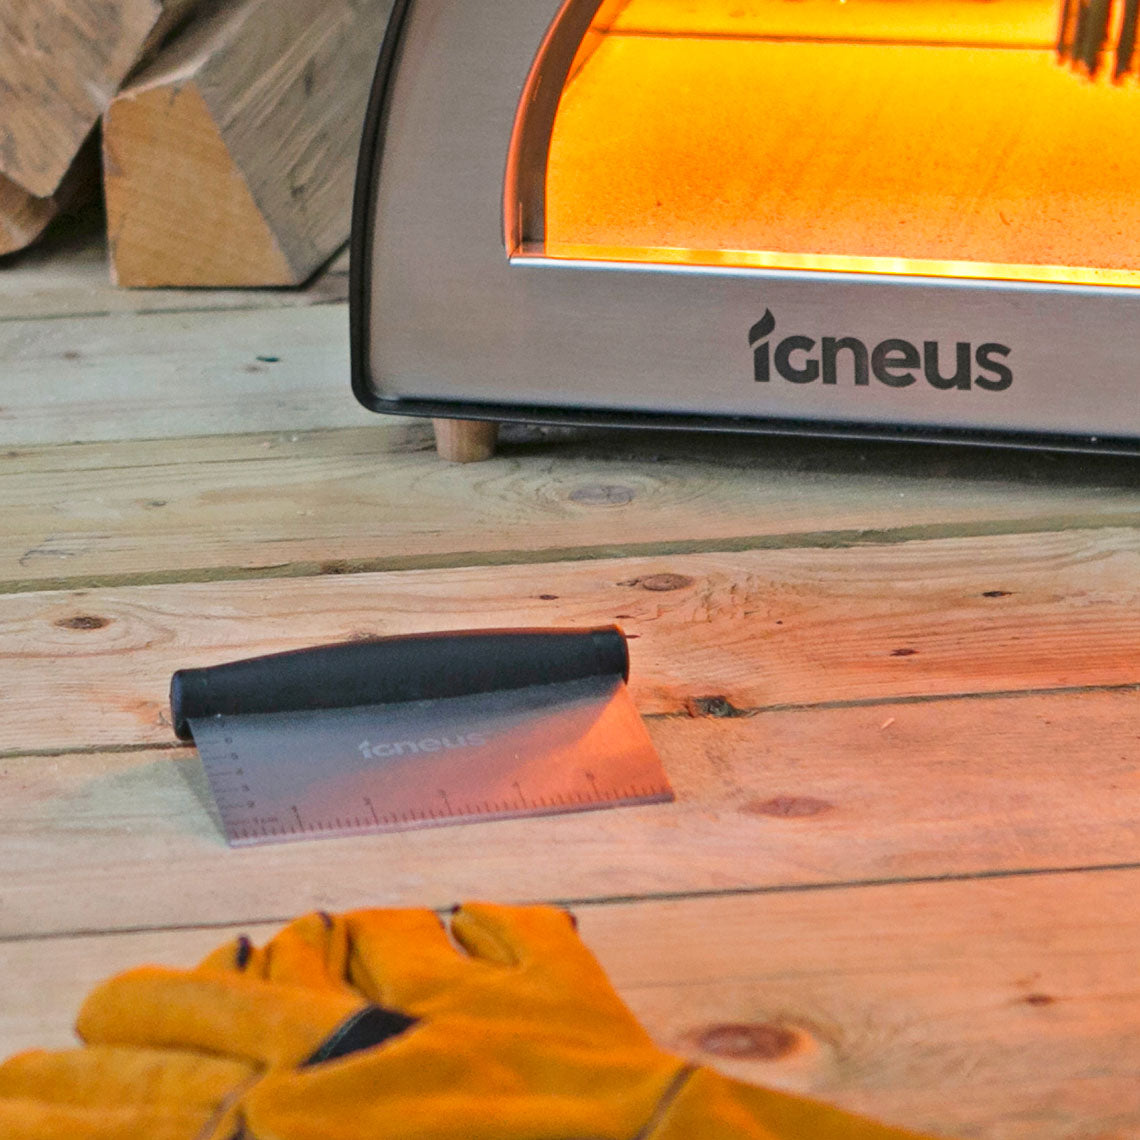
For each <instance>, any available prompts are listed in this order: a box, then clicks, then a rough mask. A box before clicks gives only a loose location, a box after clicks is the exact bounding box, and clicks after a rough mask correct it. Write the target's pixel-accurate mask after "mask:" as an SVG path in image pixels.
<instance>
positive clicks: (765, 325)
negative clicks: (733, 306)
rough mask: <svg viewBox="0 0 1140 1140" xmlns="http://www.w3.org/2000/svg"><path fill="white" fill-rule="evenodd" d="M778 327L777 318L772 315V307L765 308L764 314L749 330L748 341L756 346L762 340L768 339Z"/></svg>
mask: <svg viewBox="0 0 1140 1140" xmlns="http://www.w3.org/2000/svg"><path fill="white" fill-rule="evenodd" d="M775 327H776V318H775V317H774V316H772V310H771V309H765V310H764V315H763V316H762V317H761V318H760V319H759V320H758V321H757V322H756V323H755V324H754V325H753V326H752V328H751V329H749V330H748V343H749V344H750V345H751V346H752V347H753V348H755V347H756V346H757V345H758V344H759V343H760V342H761V341H762V340H767V338H768V337H770V336H771V335H772V332H773V330H774V329H775Z"/></svg>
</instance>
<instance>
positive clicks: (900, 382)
mask: <svg viewBox="0 0 1140 1140" xmlns="http://www.w3.org/2000/svg"><path fill="white" fill-rule="evenodd" d="M775 331H776V318H775V317H774V316H773V315H772V311H771V309H769V310H767V311H766V312H765V313H764V315H763V317H761V318H760V320H758V321H757V322H756V324H754V325H753V326H752V328H751V329H750V330H749V333H748V343H749V345H750V346H751V348H752V353H753V358H754V361H755V376H756V382H757V383H759V384H768V383H770V382H771V380H772V374H773V372H775V374H776V375H777V376H779V377H780V378H781V379H783V380H787V381H788V383H789V384H815V383H817V382H822V383H824V384H840V383H853V384H854V385H855V387H857V388H867V387H870V385H871V379H872V377H874V379H875V380H876V381H878V382H879V383H880V384H885V385H886V386H887V387H888V388H909V387H910V386H911V385H912V384H917V383H918V382H919V381H920V380H925V382H926V383H927V384H929V385H930V386H931V387H932V388H937V389H939V390H940V391H943V392H952V391H959V392H969V391H970V390H971V389H973V388H980V389H981V390H982V391H983V392H1004V391H1005V390H1006V389H1007V388H1008V387H1009V386H1010V385H1011V384H1012V383H1013V369H1012V368H1010V367H1009V365H1008V364H1006V363H1004V362H1005V361H1006V360H1008V359H1009V356H1010V354H1011V353H1012V352H1013V349H1011V348H1010V347H1009V345H1007V344H997V343H995V342H992V341H991V342H988V343H986V344H980V345H978V346H977V348H975V347H974V345H972V344H970V343H969V342H968V341H958V343H957V344H954V345H947V344H942V343H941V342H939V341H936V340H925V341H923V342H922V346H921V347H919V345H918V344H916V343H914V342H913V341H909V340H904V339H902V338H901V337H891V338H889V339H887V340H884V341H880V342H879V343H878V344H876V345H873V346H868V345H867V344H866V342H864V341H862V340H860V339H859V338H858V337H854V336H838V337H837V336H825V337H820V338H818V339H816V338H814V337H810V336H788V337H784V338H783V339H782V340H775V341H773V339H772V334H773V333H774V332H775Z"/></svg>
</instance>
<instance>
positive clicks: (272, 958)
mask: <svg viewBox="0 0 1140 1140" xmlns="http://www.w3.org/2000/svg"><path fill="white" fill-rule="evenodd" d="M198 968H199V969H200V970H225V971H230V972H233V973H240V974H245V975H246V977H250V978H263V979H266V980H268V981H272V982H281V983H283V984H284V985H294V986H310V987H312V988H313V989H321V988H326V987H327V988H333V989H339V988H344V986H345V984H346V983H345V978H346V976H347V973H348V929H347V926H346V924H345V921H344V919H343V918H339V917H334V916H332V915H329V914H325V913H324V912H323V911H322V912H320V913H316V914H308V915H305V916H304V917H303V918H299V919H297V920H296V921H295V922H291V923H289V925H288V926H286V927H284V929H282V930H281V931H280V932H279V933H277V934H276V935H274V937H273V938H272V939H271V940H270V941H269V942H268V943H266V945H265V946H263V947H256V946H254V945H253V943H251V942H250V940H249V939H248V938H246V937H244V936H243V937H241V938H236V939H233V940H232V941H230V942H227V943H225V945H223V946H219V947H218V949H217V950H214V951H213V952H212V953H211V954H209V955H207V956H206V957H205V958H204V959H203V960H202V962H201V963H200V964H199V966H198Z"/></svg>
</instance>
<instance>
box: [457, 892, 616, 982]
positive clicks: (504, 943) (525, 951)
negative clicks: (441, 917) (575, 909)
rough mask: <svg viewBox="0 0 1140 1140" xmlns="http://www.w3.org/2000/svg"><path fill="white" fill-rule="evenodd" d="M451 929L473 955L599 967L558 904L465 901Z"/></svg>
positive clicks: (505, 962) (512, 962) (506, 962)
mask: <svg viewBox="0 0 1140 1140" xmlns="http://www.w3.org/2000/svg"><path fill="white" fill-rule="evenodd" d="M451 933H452V935H453V937H454V938H455V940H456V941H457V942H458V943H459V944H460V945H461V946H462V947H463V948H464V950H466V951H467V953H468V954H470V955H471V956H472V957H473V958H478V959H480V960H482V961H485V962H492V963H494V964H495V965H499V966H528V967H533V968H539V969H541V968H549V969H552V970H555V969H556V970H557V971H558V972H560V973H564V972H565V971H566V970H567V969H569V970H588V971H589V972H591V973H596V972H600V967H599V966H598V962H597V959H596V958H595V957H594V955H593V954H591V953H590V951H589V950H588V949H586V945H585V943H584V942H583V941H582V940H581V939H580V938H579V937H578V928H577V924H576V922H575V919H574V917H573V915H571V914H570V913H569V911H565V910H560V909H558V908H557V907H550V906H498V905H495V904H493V903H464V904H463V906H461V907H460V908H459V909H458V910H456V912H455V913H454V914H453V915H452V917H451Z"/></svg>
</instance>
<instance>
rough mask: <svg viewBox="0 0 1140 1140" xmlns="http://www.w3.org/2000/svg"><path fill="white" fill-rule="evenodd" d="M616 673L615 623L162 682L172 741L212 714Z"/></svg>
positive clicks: (625, 667) (300, 655)
mask: <svg viewBox="0 0 1140 1140" xmlns="http://www.w3.org/2000/svg"><path fill="white" fill-rule="evenodd" d="M617 675H620V676H621V677H622V678H623V679H624V680H627V681H628V680H629V646H628V645H627V643H626V640H625V634H624V633H622V631H621V630H620V629H618V628H617V626H606V627H604V628H601V629H589V630H577V629H553V630H537V629H522V630H471V631H469V632H462V633H427V634H419V635H416V636H413V637H386V638H380V639H377V640H373V641H351V642H346V643H344V644H342V645H325V646H320V647H318V648H315V649H300V650H296V651H294V652H292V653H277V654H274V655H273V656H270V657H254V658H250V659H249V660H246V661H234V662H231V663H230V664H227V665H215V666H212V667H210V668H207V669H181V670H179V671H178V672H177V673H175V674H174V676H173V678H172V679H171V682H170V711H171V716H172V720H173V723H174V731H175V732H176V733H177V734H178V737H179V739H181V740H191V739H192V738H193V734H192V733H191V731H190V721H191V720H198V719H203V718H205V717H211V716H217V715H219V714H222V715H225V716H238V715H241V714H244V713H268V712H294V711H300V710H306V709H339V708H352V707H353V706H356V705H379V704H394V703H396V702H399V701H423V700H433V699H437V698H440V697H461V696H466V695H468V694H470V693H489V692H493V691H495V690H499V689H522V688H526V687H527V686H528V685H546V684H554V683H555V682H558V681H573V680H577V679H579V678H582V677H597V676H617Z"/></svg>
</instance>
